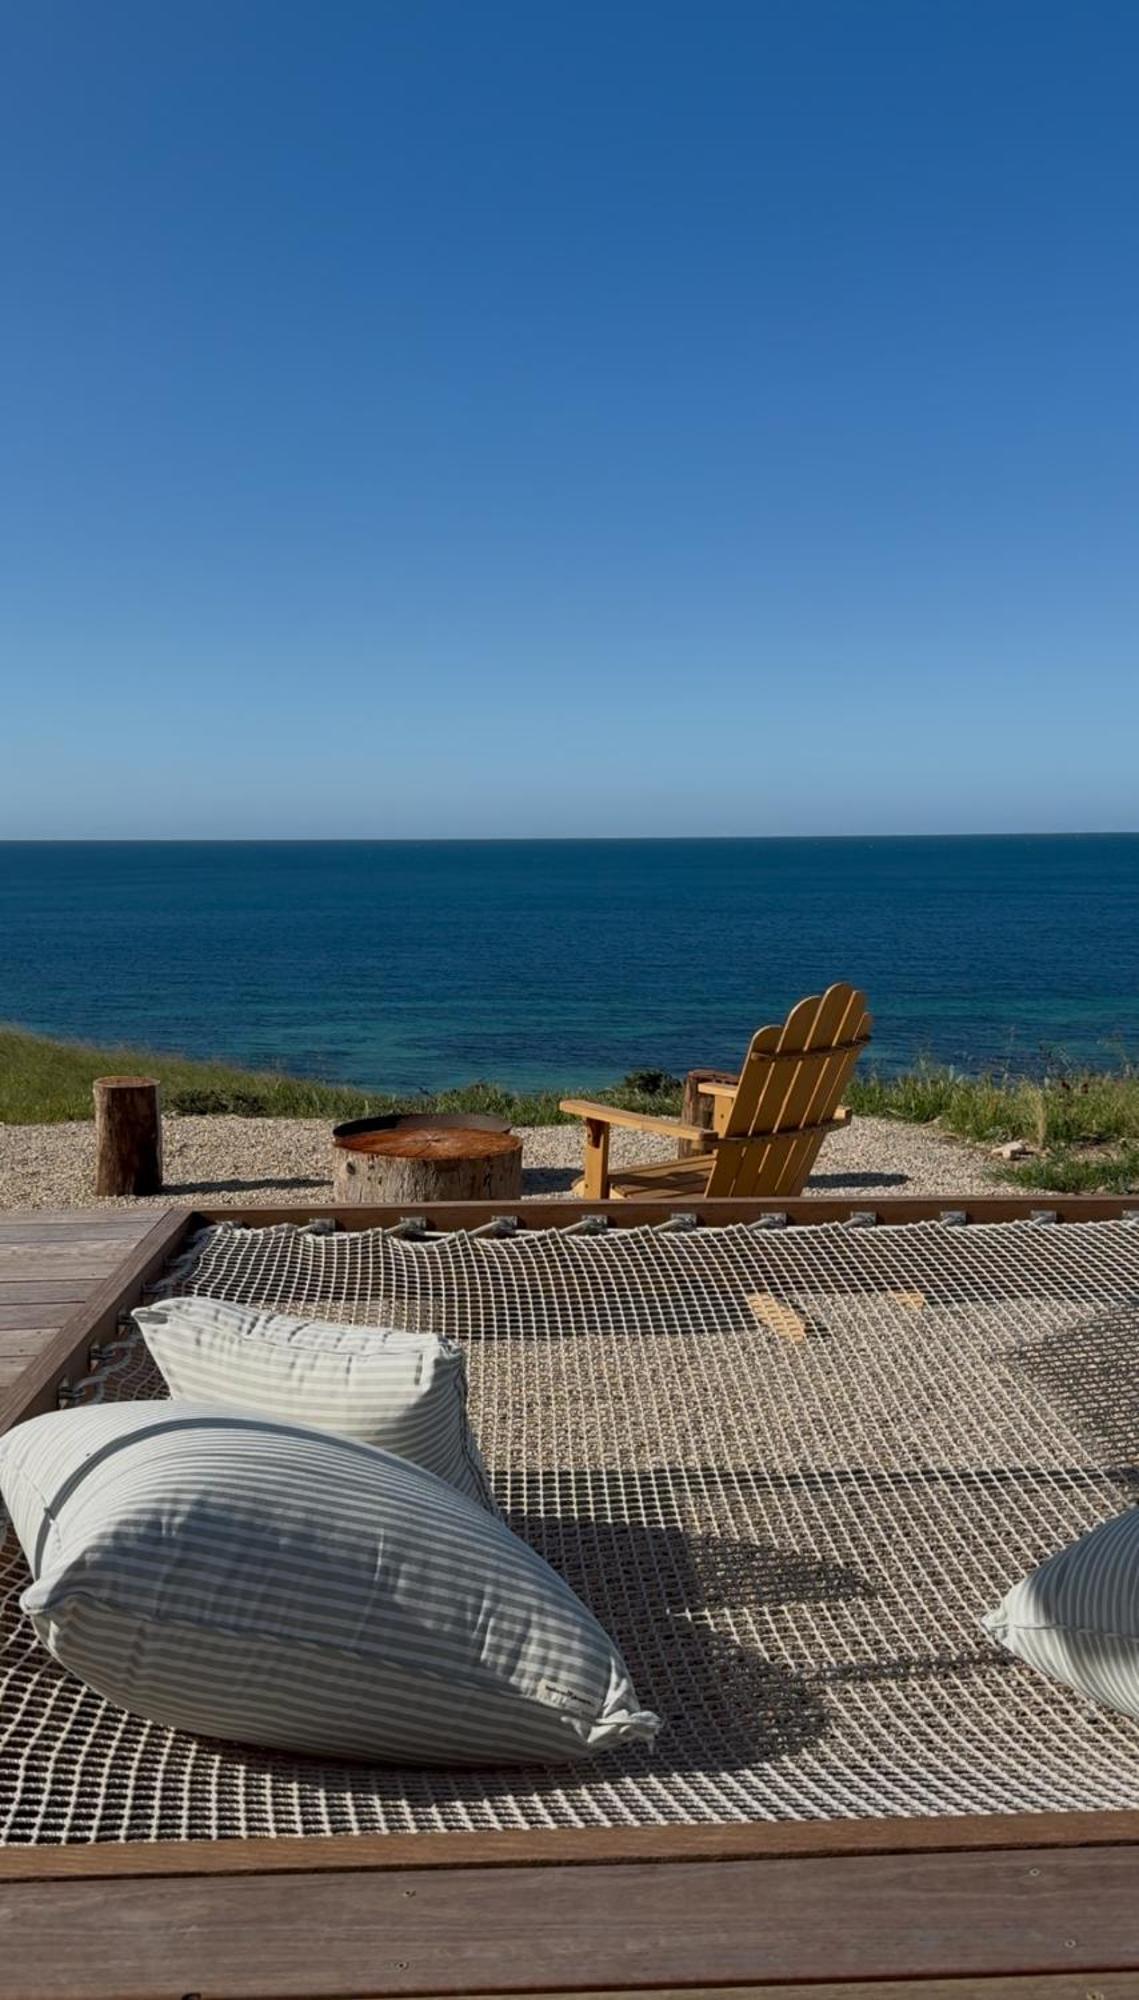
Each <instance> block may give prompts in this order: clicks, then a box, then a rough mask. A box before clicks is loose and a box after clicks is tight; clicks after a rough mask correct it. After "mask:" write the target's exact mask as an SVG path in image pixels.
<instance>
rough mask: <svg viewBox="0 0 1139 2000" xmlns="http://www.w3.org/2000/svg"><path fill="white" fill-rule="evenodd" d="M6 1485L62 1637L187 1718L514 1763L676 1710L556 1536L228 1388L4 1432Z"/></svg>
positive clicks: (630, 1729)
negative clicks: (534, 1545)
mask: <svg viewBox="0 0 1139 2000" xmlns="http://www.w3.org/2000/svg"><path fill="white" fill-rule="evenodd" d="M0 1492H2V1493H3V1496H4V1500H5V1502H6V1504H7V1506H8V1509H9V1512H10V1513H11V1516H12V1519H13V1523H14V1525H15V1528H16V1532H17V1534H18V1535H19V1538H20V1542H21V1544H22V1546H23V1549H24V1552H25V1554H26V1556H27V1559H28V1564H29V1567H30V1569H31V1572H32V1576H33V1579H34V1581H33V1582H32V1583H31V1585H30V1586H29V1587H28V1589H27V1590H25V1592H24V1595H23V1598H22V1600H21V1603H22V1606H23V1609H24V1610H25V1611H26V1612H27V1614H28V1616H29V1617H30V1618H31V1620H32V1623H33V1624H34V1626H35V1629H36V1632H37V1633H38V1635H39V1637H40V1638H41V1640H42V1641H43V1643H44V1645H45V1646H46V1647H47V1648H48V1650H49V1652H51V1653H52V1654H54V1656H55V1658H56V1659H57V1660H59V1661H60V1663H61V1664H62V1665H63V1666H64V1667H66V1668H68V1669H69V1671H70V1672H72V1673H74V1674H77V1675H78V1676H79V1678H80V1679H81V1680H83V1681H85V1682H86V1683H87V1684H88V1685H89V1686H90V1687H93V1688H95V1689H96V1690H97V1692H98V1693H100V1694H102V1695H105V1696H106V1697H107V1699H108V1700H110V1701H113V1702H115V1703H116V1704H117V1705H118V1706H119V1707H121V1708H125V1709H129V1710H130V1711H131V1712H132V1713H134V1714H137V1715H142V1716H147V1717H149V1718H151V1719H152V1720H154V1721H156V1722H160V1723H165V1724H168V1725H170V1726H171V1727H173V1728H175V1729H186V1730H192V1731H194V1732H196V1733H198V1734H202V1735H207V1736H217V1737H228V1738H232V1739H236V1740H237V1741H243V1742H249V1743H260V1744H265V1745H267V1746H270V1747H274V1748H280V1749H289V1750H303V1751H314V1752H323V1753H325V1754H330V1755H335V1756H351V1757H367V1758H372V1759H376V1760H381V1761H388V1762H399V1763H412V1764H419V1763H424V1764H427V1763H433V1764H434V1763H442V1764H487V1765H494V1764H501V1763H532V1762H543V1763H546V1762H562V1761H565V1760H567V1759H570V1758H576V1757H583V1756H588V1755H590V1754H591V1753H592V1752H594V1751H598V1750H602V1749H606V1748H608V1747H609V1746H610V1745H612V1744H618V1743H621V1742H622V1741H624V1740H625V1739H626V1738H649V1737H651V1736H653V1735H654V1734H655V1732H656V1730H657V1728H658V1726H659V1725H658V1722H657V1718H656V1717H655V1716H653V1715H649V1714H647V1713H644V1712H642V1711H641V1710H639V1709H638V1707H637V1701H636V1696H635V1694H634V1692H633V1689H632V1687H631V1685H630V1682H629V1675H628V1671H627V1669H626V1667H625V1665H624V1662H623V1661H622V1659H621V1657H620V1655H619V1654H618V1653H617V1651H616V1649H615V1648H614V1646H613V1644H612V1641H611V1640H610V1639H608V1638H607V1637H606V1635H605V1633H604V1632H603V1631H602V1630H601V1627H600V1626H599V1625H598V1624H597V1621H596V1620H595V1619H594V1617H593V1616H592V1614H591V1613H590V1612H589V1611H587V1610H586V1608H585V1606H584V1605H583V1604H582V1603H581V1602H580V1601H579V1600H578V1598H576V1597H575V1596H574V1593H573V1591H572V1590H571V1589H570V1587H569V1585H568V1584H567V1583H565V1582H564V1581H563V1580H562V1578H561V1577H559V1576H557V1575H556V1574H555V1573H554V1571H553V1570H552V1569H551V1568H550V1567H549V1565H548V1564H547V1563H545V1562H543V1560H542V1558H541V1557H540V1556H539V1555H537V1554H536V1553H535V1552H534V1550H533V1549H531V1548H529V1547H528V1546H527V1545H526V1543H524V1542H521V1541H519V1540H518V1538H517V1536H515V1535H512V1534H511V1532H510V1530H509V1529H508V1528H507V1527H506V1526H505V1525H504V1524H503V1523H502V1522H501V1521H498V1520H495V1519H494V1517H493V1516H491V1515H489V1514H487V1513H486V1512H485V1511H484V1510H483V1509H482V1508H480V1507H478V1506H476V1505H475V1504H474V1502H472V1501H470V1500H467V1499H465V1498H464V1497H463V1495H462V1494H460V1493H456V1492H455V1490H454V1488H453V1487H451V1486H448V1485H447V1484H446V1483H445V1482H444V1481H443V1480H440V1479H436V1478H435V1476H434V1475H433V1474H432V1473H429V1472H424V1471H422V1470H421V1468H420V1467H418V1466H414V1465H409V1464H407V1462H406V1461H405V1460H403V1459H399V1458H395V1457H393V1456H392V1454H390V1453H389V1452H384V1451H379V1450H377V1449H376V1448H375V1447H373V1446H371V1445H364V1444H358V1443H356V1442H354V1441H352V1440H351V1439H347V1438H340V1437H336V1436H334V1435H333V1434H332V1433H330V1432H328V1431H320V1430H308V1429H304V1428H302V1427H301V1426H299V1425H294V1424H285V1423H276V1422H270V1421H267V1420H265V1419H263V1418H257V1417H251V1416H246V1415H244V1414H241V1413H239V1412H233V1411H226V1410H221V1409H218V1408H217V1407H215V1406H212V1405H204V1404H190V1403H174V1404H171V1403H111V1404H103V1405H92V1406H90V1407H87V1408H84V1409H77V1410H69V1411H63V1412H56V1413H53V1414H52V1415H50V1416H44V1417H35V1418H33V1419H32V1420H31V1421H30V1422H28V1423H25V1424H21V1425H19V1426H17V1428H16V1429H15V1430H13V1431H10V1432H9V1433H8V1435H7V1436H6V1437H5V1438H3V1439H2V1440H0Z"/></svg>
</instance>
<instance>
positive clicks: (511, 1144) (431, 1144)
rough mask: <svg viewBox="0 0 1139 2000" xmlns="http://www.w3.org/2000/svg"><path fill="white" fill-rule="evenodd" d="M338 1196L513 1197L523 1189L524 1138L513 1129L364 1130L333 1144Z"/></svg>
mask: <svg viewBox="0 0 1139 2000" xmlns="http://www.w3.org/2000/svg"><path fill="white" fill-rule="evenodd" d="M332 1181H333V1191H334V1194H335V1198H336V1200H337V1201H338V1202H344V1203H356V1202H377V1201H383V1202H396V1203H398V1204H399V1205H400V1206H403V1207H406V1206H412V1205H414V1204H416V1203H423V1204H429V1203H432V1202H437V1201H513V1200H516V1199H517V1198H519V1197H520V1196H521V1193H522V1141H521V1139H520V1138H519V1137H518V1136H517V1134H516V1133H514V1132H477V1131H473V1132H472V1131H463V1130H455V1129H452V1128H443V1127H441V1128H439V1129H437V1130H433V1131H425V1130H423V1129H419V1130H417V1131H413V1132H404V1133H401V1132H399V1131H394V1132H385V1133H378V1134H368V1135H367V1139H366V1141H365V1142H358V1143H357V1144H356V1145H346V1144H345V1143H344V1142H343V1141H338V1142H337V1144H336V1149H335V1154H334V1165H333V1175H332Z"/></svg>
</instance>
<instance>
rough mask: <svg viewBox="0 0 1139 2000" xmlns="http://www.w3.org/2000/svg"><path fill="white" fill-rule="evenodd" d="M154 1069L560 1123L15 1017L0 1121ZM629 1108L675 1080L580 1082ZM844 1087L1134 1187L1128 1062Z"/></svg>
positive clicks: (472, 1090) (533, 1098)
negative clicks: (102, 1038) (72, 1035)
mask: <svg viewBox="0 0 1139 2000" xmlns="http://www.w3.org/2000/svg"><path fill="white" fill-rule="evenodd" d="M116 1074H117V1075H130V1074H136V1075H144V1076H155V1077H157V1078H158V1079H159V1081H160V1082H161V1084H162V1086H163V1102H164V1105H165V1107H166V1109H167V1110H168V1111H173V1112H178V1113H181V1114H183V1115H188V1114H192V1113H217V1112H230V1113H236V1114H237V1115H238V1116H240V1117H243V1118H328V1119H330V1120H334V1119H341V1118H363V1117H366V1116H368V1115H369V1114H379V1113H381V1112H385V1111H482V1112H487V1113H490V1114H492V1115H497V1116H499V1117H502V1118H507V1119H509V1120H510V1122H511V1124H512V1125H556V1124H561V1123H564V1122H565V1121H564V1118H563V1114H562V1113H561V1112H560V1111H559V1110H558V1099H559V1097H564V1096H568V1095H570V1094H571V1092H570V1091H568V1090H548V1091H537V1092H523V1091H511V1090H504V1089H503V1088H501V1087H500V1086H499V1085H497V1084H493V1083H469V1084H465V1085H464V1086H463V1087H462V1088H461V1089H455V1090H443V1091H439V1092H438V1093H436V1094H435V1095H434V1096H428V1095H426V1094H423V1095H416V1094H411V1095H404V1096H393V1095H389V1094H385V1093H384V1092H382V1091H365V1090H355V1089H352V1088H351V1087H349V1086H347V1085H339V1084H328V1083H310V1082H308V1081H307V1080H306V1079H305V1078H304V1077H294V1076H278V1075H275V1074H273V1073H272V1072H267V1071H260V1070H244V1069H234V1068H232V1067H231V1066H229V1065H227V1064H225V1063H204V1062H191V1061H189V1060H187V1059H186V1058H185V1057H182V1056H156V1055H153V1054H151V1053H148V1052H145V1051H141V1050H138V1049H116V1048H110V1049H107V1048H90V1047H88V1046H86V1045H85V1044H83V1043H79V1042H57V1041H51V1040H49V1039H48V1038H47V1037H46V1036H43V1035H29V1034H25V1033H24V1032H23V1031H22V1030H21V1029H16V1028H8V1029H0V1124H9V1125H47V1124H55V1123H58V1122H59V1121H60V1120H62V1119H70V1118H90V1116H91V1085H92V1082H93V1081H94V1079H95V1077H97V1076H113V1075H116ZM577 1094H578V1095H581V1096H590V1097H594V1098H600V1099H601V1100H602V1102H604V1103H608V1104H619V1105H623V1106H624V1107H625V1108H626V1109H628V1110H630V1111H649V1112H654V1113H656V1114H658V1115H660V1114H675V1113H676V1112H678V1111H679V1109H680V1084H679V1082H678V1080H677V1078H676V1077H671V1076H668V1075H667V1074H665V1073H663V1072H661V1071H659V1070H639V1071H637V1072H636V1073H635V1074H634V1075H632V1076H628V1077H626V1078H625V1080H624V1082H623V1083H620V1084H615V1085H614V1086H613V1087H612V1088H611V1089H609V1090H590V1091H585V1092H578V1093H577ZM846 1101H847V1103H848V1104H849V1105H850V1107H851V1109H852V1111H854V1113H855V1114H856V1116H861V1117H863V1118H895V1119H898V1120H899V1121H901V1122H903V1123H905V1124H908V1125H932V1124H936V1125H937V1126H938V1127H939V1128H940V1129H941V1130H942V1131H945V1132H951V1133H953V1134H954V1135H955V1136H956V1137H958V1138H960V1139H968V1140H971V1141H972V1142H973V1143H975V1144H977V1145H982V1146H990V1147H991V1146H996V1145H999V1144H1000V1143H1001V1142H1002V1141H1004V1140H1008V1139H1023V1140H1025V1141H1026V1142H1027V1143H1028V1144H1029V1145H1030V1146H1032V1147H1033V1148H1034V1149H1035V1154H1034V1157H1033V1158H1032V1159H1030V1160H1026V1161H1024V1162H1023V1163H1018V1164H1017V1165H1015V1166H1013V1165H1010V1166H1007V1167H1006V1166H1003V1165H1002V1166H998V1165H997V1164H996V1163H995V1162H994V1168H993V1171H994V1175H995V1176H997V1177H998V1178H999V1179H1001V1180H1006V1181H1009V1182H1011V1183H1013V1184H1014V1185H1020V1186H1024V1187H1048V1188H1053V1189H1055V1191H1056V1192H1057V1193H1069V1194H1081V1193H1091V1192H1094V1191H1095V1190H1096V1189H1105V1190H1109V1191H1113V1192H1118V1193H1129V1192H1136V1191H1139V1071H1136V1070H1133V1069H1130V1068H1128V1067H1126V1066H1124V1067H1122V1068H1120V1069H1118V1070H1116V1071H1114V1072H1111V1073H1108V1074H1100V1073H1098V1072H1095V1071H1081V1072H1074V1073H1069V1072H1061V1071H1057V1073H1056V1074H1054V1075H1051V1076H1048V1077H1046V1078H1045V1079H1044V1080H1043V1081H1042V1082H1039V1083H1034V1082H1032V1081H1030V1080H1028V1079H1026V1078H1023V1077H1014V1076H996V1075H994V1076H976V1077H969V1076H959V1075H958V1074H957V1072H956V1071H955V1070H950V1069H941V1068H937V1067H934V1066H933V1065H924V1066H922V1067H920V1068H918V1069H916V1070H912V1071H911V1072H910V1073H909V1074H908V1075H905V1076H897V1077H881V1076H875V1075H874V1074H873V1073H871V1074H868V1075H864V1076H861V1077H857V1078H855V1079H854V1080H853V1081H852V1082H851V1085H850V1087H849V1089H848V1091H847V1093H846Z"/></svg>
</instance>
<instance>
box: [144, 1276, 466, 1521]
mask: <svg viewBox="0 0 1139 2000" xmlns="http://www.w3.org/2000/svg"><path fill="white" fill-rule="evenodd" d="M134 1320H135V1324H136V1325H137V1326H138V1327H139V1329H140V1330H141V1333H142V1337H143V1339H144V1340H145V1342H146V1344H147V1347H148V1348H149V1349H150V1352H151V1354H152V1355H153V1356H154V1359H155V1361H156V1363H157V1365H158V1368H159V1369H160V1371H161V1374H162V1378H163V1380H164V1382H165V1383H166V1386H167V1388H168V1389H169V1391H170V1394H171V1395H172V1396H174V1397H177V1398H185V1399H188V1400H189V1401H191V1402H197V1403H222V1404H224V1405H225V1407H226V1408H227V1409H231V1410H251V1411H253V1412H255V1413H256V1415H258V1416H264V1417H283V1418H285V1419H286V1420H287V1421H288V1422H290V1423H300V1424H316V1425H319V1427H320V1428H321V1429H322V1430H329V1431H339V1432H340V1434H341V1436H342V1437H350V1438H358V1439H359V1440H360V1442H361V1443H362V1444H378V1445H382V1447H383V1449H384V1450H385V1451H394V1452H397V1453H398V1454H399V1456H400V1457H401V1458H410V1459H411V1461H412V1463H413V1464H414V1465H423V1466H426V1468H427V1470H428V1472H437V1473H438V1475H439V1477H440V1479H446V1480H449V1481H450V1484H451V1485H452V1486H456V1487H458V1490H459V1492H460V1493H466V1494H469V1496H470V1498H471V1499H472V1500H477V1501H478V1502H479V1504H480V1506H483V1507H488V1508H490V1509H491V1511H492V1512H495V1513H496V1512H497V1511H498V1510H497V1508H496V1506H495V1502H494V1498H493V1495H492V1494H491V1490H490V1485H489V1482H488V1480H487V1476H486V1467H485V1466H484V1465H483V1462H482V1458H481V1456H480V1454H479V1449H478V1446H477V1444H476V1443H475V1439H474V1435H473V1433H472V1431H471V1427H470V1424H469V1423H468V1421H467V1375H466V1369H465V1367H464V1364H463V1355H462V1350H461V1348H459V1347H457V1346H456V1344H455V1342H454V1341H452V1340H444V1339H441V1338H440V1336H439V1335H438V1334H434V1333H409V1332H406V1331H404V1330H402V1329H399V1328H395V1327H380V1326H339V1325H337V1324H335V1322H333V1321H331V1320H319V1319H293V1318H291V1317H290V1315H289V1314H287V1313H276V1312H261V1311H258V1309H257V1308H256V1307H254V1306H241V1305H234V1304H232V1303H231V1302H230V1301H229V1300H228V1299H208V1298H200V1297H190V1298H169V1299H160V1300H158V1301H157V1302H156V1303H155V1304H154V1305H150V1306H140V1307H139V1308H138V1309H137V1311H136V1312H135V1314H134Z"/></svg>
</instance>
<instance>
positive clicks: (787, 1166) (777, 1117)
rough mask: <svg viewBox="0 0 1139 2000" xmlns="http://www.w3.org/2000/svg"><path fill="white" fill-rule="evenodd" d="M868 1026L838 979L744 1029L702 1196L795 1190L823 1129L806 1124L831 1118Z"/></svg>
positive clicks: (859, 1004) (855, 998) (852, 993)
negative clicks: (767, 1023)
mask: <svg viewBox="0 0 1139 2000" xmlns="http://www.w3.org/2000/svg"><path fill="white" fill-rule="evenodd" d="M870 1026H871V1022H870V1016H869V1014H868V1013H867V1011H866V995H865V994H864V993H859V992H858V991H856V989H855V988H854V987H853V986H848V985H846V984H844V983H840V984H838V985H835V986H829V987H828V988H827V990H826V992H825V993H821V994H820V993H813V994H810V995H809V996H808V997H807V998H806V999H805V1000H800V1001H799V1003H798V1005H797V1006H795V1007H793V1008H792V1009H791V1012H790V1013H789V1014H788V1016H787V1019H786V1020H785V1021H784V1022H783V1024H782V1026H781V1027H769V1028H760V1029H759V1030H758V1031H757V1033H756V1034H754V1035H753V1036H752V1040H751V1046H750V1048H749V1050H748V1053H747V1059H746V1061H745V1062H744V1066H743V1069H742V1070H741V1072H740V1080H739V1087H738V1089H737V1091H736V1094H735V1098H734V1099H733V1102H732V1106H731V1110H730V1112H729V1114H728V1118H727V1120H726V1123H725V1129H724V1137H723V1138H722V1139H721V1141H720V1144H719V1146H718V1148H717V1150H716V1153H715V1155H714V1156H713V1159H712V1162H711V1167H710V1171H709V1175H708V1187H707V1193H708V1194H709V1195H710V1196H715V1195H737V1196H758V1195H775V1194H793V1193H797V1192H798V1191H799V1189H800V1188H801V1187H802V1186H803V1183H804V1181H805V1180H806V1178H807V1175H808V1174H809V1172H810V1170H811V1167H812V1166H813V1164H814V1161H815V1157H816V1155H817V1153H818V1151H819V1147H820V1146H821V1145H822V1142H823V1139H824V1137H825V1136H826V1135H825V1132H822V1131H819V1130H817V1129H809V1128H817V1127H819V1126H825V1125H826V1124H827V1123H828V1122H829V1121H830V1120H831V1119H833V1117H834V1114H835V1112H836V1111H837V1109H838V1106H839V1104H840V1102H841V1099H842V1093H843V1091H844V1090H845V1088H846V1085H847V1082H848V1081H849V1078H850V1074H851V1071H852V1070H853V1068H854V1065H855V1063H856V1062H857V1061H858V1057H859V1055H860V1053H861V1051H862V1049H863V1048H864V1047H865V1045H866V1043H867V1042H868V1041H869V1039H870ZM804 1127H806V1128H808V1129H806V1130H804Z"/></svg>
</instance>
